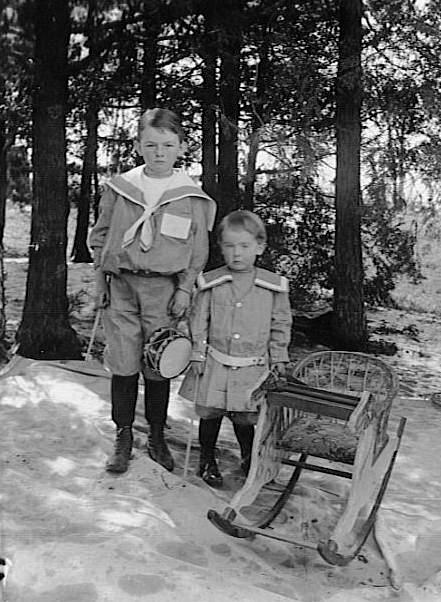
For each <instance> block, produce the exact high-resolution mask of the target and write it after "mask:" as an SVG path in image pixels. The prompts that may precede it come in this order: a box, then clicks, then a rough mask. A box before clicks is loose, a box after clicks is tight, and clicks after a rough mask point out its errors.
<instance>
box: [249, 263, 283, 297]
mask: <svg viewBox="0 0 441 602" xmlns="http://www.w3.org/2000/svg"><path fill="white" fill-rule="evenodd" d="M254 284H256V285H257V286H261V287H262V288H267V289H269V290H270V291H275V292H277V293H287V292H289V283H288V278H286V277H285V276H281V275H280V274H275V273H274V272H270V271H269V270H264V269H263V268H257V273H256V278H255V279H254Z"/></svg>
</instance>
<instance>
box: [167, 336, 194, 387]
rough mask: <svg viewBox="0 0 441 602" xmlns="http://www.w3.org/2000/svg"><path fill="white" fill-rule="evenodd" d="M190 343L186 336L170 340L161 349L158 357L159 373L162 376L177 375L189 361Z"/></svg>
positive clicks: (170, 376)
mask: <svg viewBox="0 0 441 602" xmlns="http://www.w3.org/2000/svg"><path fill="white" fill-rule="evenodd" d="M191 351H192V345H191V341H190V340H189V339H187V338H186V337H180V338H177V339H175V340H174V341H171V342H170V343H169V344H168V345H167V346H166V347H165V348H164V349H163V351H162V354H161V357H160V359H159V373H160V375H161V376H163V377H164V378H174V377H175V376H179V374H181V373H182V372H184V370H185V369H186V368H187V366H188V364H189V363H190V358H191Z"/></svg>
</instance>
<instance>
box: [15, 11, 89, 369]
mask: <svg viewBox="0 0 441 602" xmlns="http://www.w3.org/2000/svg"><path fill="white" fill-rule="evenodd" d="M34 24H35V57H34V58H35V80H34V87H33V114H32V120H33V186H34V188H33V197H34V200H33V207H32V223H31V245H30V252H29V270H28V277H27V282H26V297H25V305H24V310H23V317H22V321H21V324H20V327H19V329H18V332H17V342H18V352H19V353H20V354H21V355H24V356H25V357H31V358H35V359H60V358H80V357H81V350H80V343H79V340H78V338H77V336H76V333H75V331H74V330H73V329H72V328H71V326H70V324H69V318H68V300H67V292H66V286H67V266H66V244H67V217H68V213H69V207H68V200H67V170H66V136H65V115H66V101H67V49H68V43H69V35H70V24H69V2H68V0H36V1H35V12H34Z"/></svg>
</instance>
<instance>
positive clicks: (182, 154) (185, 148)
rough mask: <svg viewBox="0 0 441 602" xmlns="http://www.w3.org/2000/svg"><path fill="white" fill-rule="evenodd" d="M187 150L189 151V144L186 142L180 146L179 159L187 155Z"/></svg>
mask: <svg viewBox="0 0 441 602" xmlns="http://www.w3.org/2000/svg"><path fill="white" fill-rule="evenodd" d="M187 149H188V145H187V143H186V142H185V141H182V142H181V145H180V149H179V155H178V157H183V156H184V155H185V153H186V152H187Z"/></svg>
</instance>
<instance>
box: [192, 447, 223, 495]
mask: <svg viewBox="0 0 441 602" xmlns="http://www.w3.org/2000/svg"><path fill="white" fill-rule="evenodd" d="M198 474H199V476H200V477H202V480H203V481H205V482H206V483H207V485H210V487H222V485H223V482H224V479H223V477H222V475H221V473H220V472H219V467H218V465H217V462H216V458H215V457H214V450H212V451H211V453H209V454H208V455H207V452H206V451H205V450H201V456H200V460H199V473H198Z"/></svg>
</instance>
